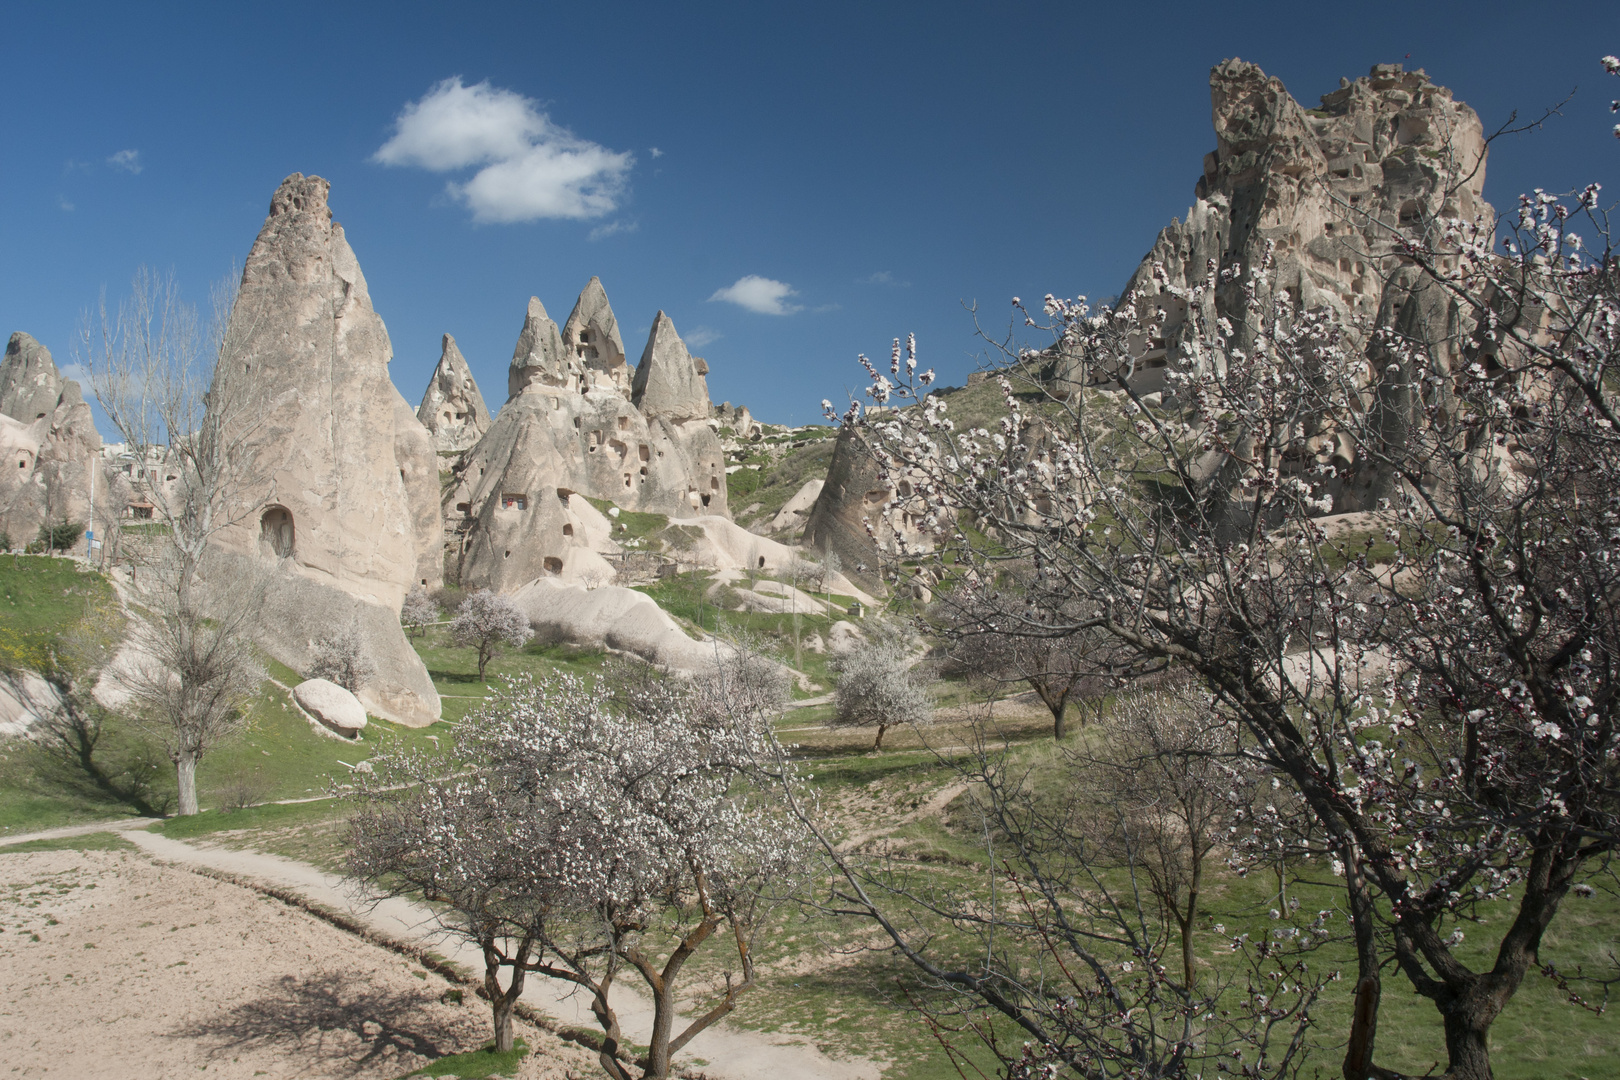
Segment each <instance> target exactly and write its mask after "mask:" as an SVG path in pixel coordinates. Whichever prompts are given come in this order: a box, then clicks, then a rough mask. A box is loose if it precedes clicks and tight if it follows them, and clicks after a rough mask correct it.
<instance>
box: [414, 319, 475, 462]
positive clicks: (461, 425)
mask: <svg viewBox="0 0 1620 1080" xmlns="http://www.w3.org/2000/svg"><path fill="white" fill-rule="evenodd" d="M416 418H417V419H418V420H420V421H421V422H422V426H423V427H425V428H427V430H428V434H430V435H432V436H433V448H434V449H435V450H437V451H438V452H439V453H441V454H459V453H460V452H461V451H463V450H466V449H469V448H470V447H472V446H474V445H476V444H477V442H478V440H479V439H481V438H483V437H484V432H486V431H488V430H489V420H490V416H489V409H488V407H487V406H485V405H484V395H483V394H480V393H479V392H478V383H477V382H476V381H475V380H474V379H473V374H472V369H471V368H470V367H468V366H467V360H466V358H465V357H463V356H462V355H461V350H460V349H458V348H456V339H455V338H453V337H451V336H450V335H449V334H446V335H444V341H443V343H442V344H441V346H440V351H439V363H438V366H437V367H435V368H434V369H433V377H432V378H431V379H429V380H428V385H427V390H426V391H424V392H423V394H422V404H421V405H419V406H417V409H416Z"/></svg>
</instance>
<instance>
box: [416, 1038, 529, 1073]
mask: <svg viewBox="0 0 1620 1080" xmlns="http://www.w3.org/2000/svg"><path fill="white" fill-rule="evenodd" d="M528 1052H529V1047H528V1044H527V1043H525V1042H524V1041H523V1040H522V1039H513V1040H512V1049H510V1050H508V1051H506V1052H505V1053H499V1052H497V1051H496V1049H495V1044H494V1043H490V1044H489V1045H488V1046H486V1047H484V1048H483V1049H481V1050H469V1051H468V1052H467V1053H465V1054H448V1055H446V1056H445V1057H442V1058H439V1059H438V1060H437V1061H434V1062H433V1063H431V1064H429V1065H424V1066H422V1067H421V1068H420V1069H417V1070H416V1071H415V1072H413V1073H407V1074H406V1075H407V1076H459V1077H461V1078H462V1080H480V1078H482V1077H486V1076H516V1075H517V1070H518V1063H519V1062H521V1061H522V1060H523V1057H524V1055H525V1054H527V1053H528Z"/></svg>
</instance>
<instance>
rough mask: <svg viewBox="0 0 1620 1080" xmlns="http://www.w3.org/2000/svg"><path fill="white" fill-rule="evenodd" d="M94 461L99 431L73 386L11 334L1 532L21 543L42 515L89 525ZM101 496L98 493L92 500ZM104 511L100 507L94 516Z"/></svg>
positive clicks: (36, 346) (38, 349) (5, 374)
mask: <svg viewBox="0 0 1620 1080" xmlns="http://www.w3.org/2000/svg"><path fill="white" fill-rule="evenodd" d="M100 460H101V436H100V435H98V434H97V433H96V425H95V421H94V419H93V418H92V417H91V415H90V406H89V405H88V404H86V403H85V400H84V395H83V394H82V393H81V392H80V390H79V384H78V383H77V382H75V381H74V380H72V379H64V378H63V377H62V374H61V372H60V371H58V370H57V368H56V362H55V361H54V360H52V359H51V354H50V350H49V349H47V348H45V346H43V345H41V344H40V343H39V342H37V341H35V340H34V339H33V338H32V337H30V336H29V335H27V334H24V333H21V332H18V333H15V334H12V335H11V340H10V342H8V343H7V345H6V354H5V359H4V360H3V361H0V531H3V532H5V533H6V534H7V535H9V536H10V537H11V539H12V542H13V543H14V544H22V543H24V542H27V541H31V540H33V539H34V537H35V535H36V534H37V533H38V532H39V528H40V526H41V525H43V524H44V523H45V521H46V519H47V518H49V519H50V520H51V521H52V522H53V523H56V522H61V521H63V520H64V519H65V520H67V521H70V522H75V523H77V524H79V525H86V526H88V525H91V524H92V515H91V507H90V496H91V487H92V475H93V473H94V471H95V470H96V469H97V468H99V467H100ZM103 488H105V485H103ZM104 495H105V492H104V491H103V492H98V503H103V504H104V503H105V502H106V499H105V497H104ZM123 509H124V508H123V507H118V508H117V511H118V512H121V511H122V510H123ZM105 512H108V508H107V507H106V506H102V507H101V509H100V511H99V512H98V514H97V515H96V516H98V517H100V516H104V513H105ZM79 544H80V546H81V548H82V546H83V544H84V541H82V540H81V541H80V542H79Z"/></svg>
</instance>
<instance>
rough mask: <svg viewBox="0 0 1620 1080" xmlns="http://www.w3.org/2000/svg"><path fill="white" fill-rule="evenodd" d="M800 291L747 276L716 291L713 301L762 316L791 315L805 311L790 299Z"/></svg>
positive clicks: (786, 285)
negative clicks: (789, 301) (789, 299)
mask: <svg viewBox="0 0 1620 1080" xmlns="http://www.w3.org/2000/svg"><path fill="white" fill-rule="evenodd" d="M798 295H799V291H798V290H797V289H795V288H794V287H793V286H791V285H789V284H788V283H787V282H785V281H772V280H771V279H770V278H768V277H760V276H759V275H758V274H747V275H744V276H743V277H740V278H738V279H737V280H736V281H735V282H734V283H732V284H730V285H727V286H726V287H725V288H723V289H716V290H715V291H714V295H713V296H711V297H709V299H710V300H711V301H714V300H724V301H725V302H726V303H728V304H736V305H737V306H738V307H740V308H744V309H746V310H748V311H752V312H755V313H757V314H760V315H791V314H793V313H794V312H795V311H803V310H804V307H803V305H801V304H790V303H788V302H787V299H788V297H790V296H798Z"/></svg>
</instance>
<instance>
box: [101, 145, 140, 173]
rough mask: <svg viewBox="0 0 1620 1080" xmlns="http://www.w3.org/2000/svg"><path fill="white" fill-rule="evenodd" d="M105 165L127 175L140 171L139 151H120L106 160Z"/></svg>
mask: <svg viewBox="0 0 1620 1080" xmlns="http://www.w3.org/2000/svg"><path fill="white" fill-rule="evenodd" d="M107 164H108V165H111V166H112V167H113V168H115V169H122V170H124V171H125V172H127V173H138V172H140V171H141V152H140V151H139V150H120V151H118V153H116V154H114V155H113V156H112V157H110V158H108V159H107Z"/></svg>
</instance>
